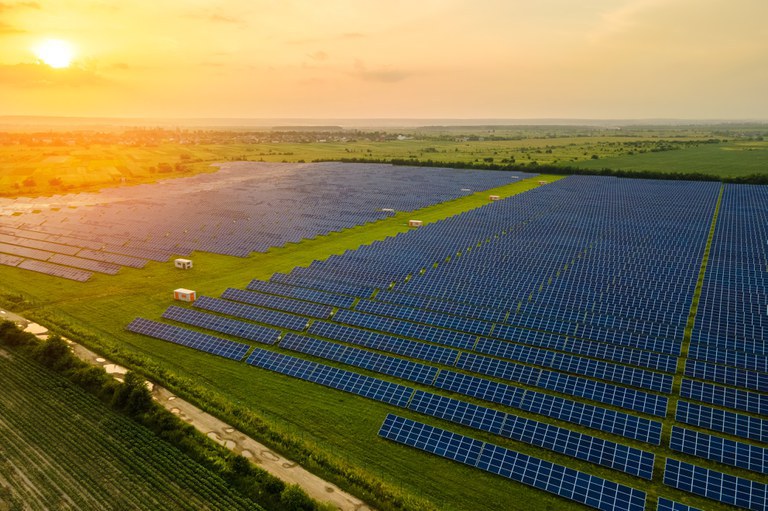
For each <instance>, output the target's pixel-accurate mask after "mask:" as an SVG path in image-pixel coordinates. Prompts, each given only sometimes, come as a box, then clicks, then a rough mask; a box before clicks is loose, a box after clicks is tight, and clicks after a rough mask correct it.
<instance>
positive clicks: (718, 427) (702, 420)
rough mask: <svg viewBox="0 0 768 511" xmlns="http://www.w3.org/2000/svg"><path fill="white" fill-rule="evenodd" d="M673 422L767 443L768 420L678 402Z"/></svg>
mask: <svg viewBox="0 0 768 511" xmlns="http://www.w3.org/2000/svg"><path fill="white" fill-rule="evenodd" d="M675 420H676V421H677V422H682V423H685V424H690V425H691V426H699V427H701V428H705V429H711V430H712V431H720V432H721V433H728V434H730V435H735V436H738V437H741V438H746V439H749V440H757V441H759V442H768V420H765V419H758V418H757V417H750V416H748V415H743V414H740V413H733V412H728V411H726V410H719V409H717V408H711V407H709V406H702V405H699V404H696V403H689V402H688V401H682V400H680V401H678V402H677V414H676V416H675Z"/></svg>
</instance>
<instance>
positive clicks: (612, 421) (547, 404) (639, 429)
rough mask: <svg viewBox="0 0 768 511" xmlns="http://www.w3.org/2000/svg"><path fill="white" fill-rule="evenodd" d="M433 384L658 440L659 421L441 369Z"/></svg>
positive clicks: (634, 435) (465, 393)
mask: <svg viewBox="0 0 768 511" xmlns="http://www.w3.org/2000/svg"><path fill="white" fill-rule="evenodd" d="M435 387H438V388H441V389H445V390H450V391H452V392H457V393H459V394H463V395H466V396H472V397H476V398H479V399H483V400H485V401H490V402H492V403H499V404H502V405H505V406H510V407H512V408H518V409H521V410H526V411H529V412H532V413H537V414H540V415H544V416H547V417H552V418H554V419H559V420H563V421H566V422H571V423H574V424H580V425H582V426H586V427H588V428H593V429H598V430H601V431H606V432H608V433H614V434H617V435H621V436H624V437H627V438H632V439H635V440H640V441H641V442H648V443H651V444H654V445H659V444H660V443H661V423H660V422H658V421H652V420H648V419H645V418H642V417H637V416H634V415H629V414H626V413H623V412H617V411H615V410H609V409H606V408H601V407H598V406H593V405H588V404H585V403H579V402H577V401H572V400H569V399H564V398H561V397H556V396H551V395H549V394H543V393H541V392H535V391H532V390H525V389H522V388H520V387H515V386H512V385H507V384H504V383H498V382H495V381H491V380H485V379H483V378H477V377H475V376H470V375H467V374H462V373H457V372H454V371H447V370H442V371H440V372H439V373H438V375H437V380H436V381H435Z"/></svg>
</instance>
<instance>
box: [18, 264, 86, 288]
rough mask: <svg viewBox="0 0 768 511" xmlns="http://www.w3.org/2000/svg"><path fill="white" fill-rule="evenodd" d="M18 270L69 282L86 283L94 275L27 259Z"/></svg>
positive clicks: (19, 265)
mask: <svg viewBox="0 0 768 511" xmlns="http://www.w3.org/2000/svg"><path fill="white" fill-rule="evenodd" d="M17 268H23V269H25V270H31V271H36V272H38V273H45V274H46V275H52V276H54V277H61V278H64V279H68V280H75V281H78V282H86V281H87V280H88V279H90V278H91V276H92V275H93V273H91V272H89V271H85V270H78V269H76V268H70V267H68V266H60V265H58V264H52V263H47V262H45V261H33V260H31V259H25V260H23V261H21V262H20V263H19V264H18V265H17Z"/></svg>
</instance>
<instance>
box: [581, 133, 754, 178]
mask: <svg viewBox="0 0 768 511" xmlns="http://www.w3.org/2000/svg"><path fill="white" fill-rule="evenodd" d="M573 166H576V167H580V168H585V169H595V170H597V169H602V168H610V169H615V170H634V171H652V172H675V173H691V172H695V173H702V174H709V175H713V176H718V177H738V176H747V175H750V174H762V175H765V174H768V142H764V141H750V142H729V143H723V144H713V145H701V146H698V147H693V148H690V149H682V150H676V151H663V152H647V153H643V154H633V155H624V156H617V157H606V158H600V159H599V160H584V161H580V162H576V163H573Z"/></svg>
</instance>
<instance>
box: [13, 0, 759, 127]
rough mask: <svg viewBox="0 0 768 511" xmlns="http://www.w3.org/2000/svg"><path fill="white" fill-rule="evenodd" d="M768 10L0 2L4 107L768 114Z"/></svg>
mask: <svg viewBox="0 0 768 511" xmlns="http://www.w3.org/2000/svg"><path fill="white" fill-rule="evenodd" d="M767 20H768V1H766V0H728V1H726V0H579V1H576V0H528V1H519V0H408V1H404V0H386V1H385V0H306V1H304V0H152V1H148V0H130V1H125V0H121V1H107V0H50V1H46V0H37V1H13V0H0V115H46V116H49V115H51V116H97V117H158V118H160V117H163V118H168V117H173V118H201V117H218V118H222V117H223V118H318V119H320V118H322V119H339V118H443V119H446V118H452V119H531V118H537V119H546V118H579V119H656V118H664V119H754V120H767V119H768V92H767V91H768V22H767ZM48 39H57V40H62V41H65V42H67V43H69V44H70V45H71V46H72V48H73V51H74V58H73V60H72V62H71V64H70V65H69V66H68V67H63V68H53V67H51V66H49V65H48V64H46V63H45V62H43V61H41V60H40V58H39V56H38V55H36V53H35V48H36V47H38V46H39V45H40V44H41V43H42V42H44V41H45V40H48Z"/></svg>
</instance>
